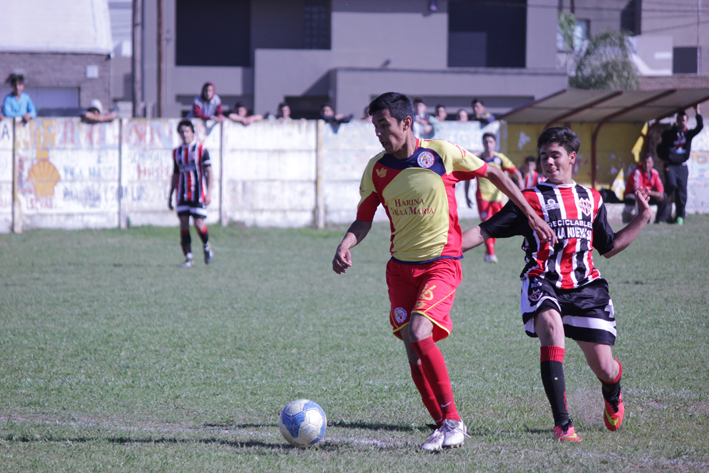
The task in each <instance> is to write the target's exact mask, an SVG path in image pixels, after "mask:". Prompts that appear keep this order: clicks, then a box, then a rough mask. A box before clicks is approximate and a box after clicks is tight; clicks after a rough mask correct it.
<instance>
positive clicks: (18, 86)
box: [2, 73, 37, 123]
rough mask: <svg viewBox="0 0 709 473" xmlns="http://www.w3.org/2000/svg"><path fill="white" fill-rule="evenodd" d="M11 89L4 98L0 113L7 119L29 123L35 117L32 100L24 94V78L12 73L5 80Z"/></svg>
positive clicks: (35, 111) (35, 112)
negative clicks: (20, 119)
mask: <svg viewBox="0 0 709 473" xmlns="http://www.w3.org/2000/svg"><path fill="white" fill-rule="evenodd" d="M7 81H8V82H9V83H10V86H11V87H12V92H10V93H9V94H7V95H6V96H5V100H4V101H3V104H2V113H3V115H5V116H6V117H8V118H16V117H21V118H22V121H23V122H24V123H27V122H29V121H30V120H32V119H33V118H35V117H36V116H37V110H36V109H35V108H34V104H33V103H32V99H31V98H30V96H29V95H27V94H26V93H24V90H25V76H23V75H22V74H15V73H12V74H10V76H9V77H8V78H7Z"/></svg>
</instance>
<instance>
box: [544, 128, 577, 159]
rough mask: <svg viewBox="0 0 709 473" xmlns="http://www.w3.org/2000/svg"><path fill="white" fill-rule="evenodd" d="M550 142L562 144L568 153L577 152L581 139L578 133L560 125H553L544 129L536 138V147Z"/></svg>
mask: <svg viewBox="0 0 709 473" xmlns="http://www.w3.org/2000/svg"><path fill="white" fill-rule="evenodd" d="M552 143H556V144H558V145H559V146H562V147H563V148H564V149H565V150H566V152H567V153H569V154H571V153H573V152H575V153H578V151H579V148H580V147H581V140H580V139H579V137H578V135H577V134H576V133H574V132H573V131H571V130H569V129H568V128H566V127H562V126H554V127H551V128H547V129H546V130H544V131H543V132H542V133H541V134H540V135H539V138H537V149H540V148H541V147H542V146H544V145H550V144H552Z"/></svg>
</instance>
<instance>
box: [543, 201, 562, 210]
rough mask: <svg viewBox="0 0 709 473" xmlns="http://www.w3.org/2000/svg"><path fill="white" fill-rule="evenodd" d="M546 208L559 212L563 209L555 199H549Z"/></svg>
mask: <svg viewBox="0 0 709 473" xmlns="http://www.w3.org/2000/svg"><path fill="white" fill-rule="evenodd" d="M544 208H545V209H547V210H558V209H560V208H561V207H560V206H559V202H557V201H555V200H554V199H549V200H547V203H546V205H545V206H544Z"/></svg>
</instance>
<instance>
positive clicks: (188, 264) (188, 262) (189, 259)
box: [180, 253, 192, 268]
mask: <svg viewBox="0 0 709 473" xmlns="http://www.w3.org/2000/svg"><path fill="white" fill-rule="evenodd" d="M180 266H181V267H183V268H191V267H192V253H187V254H186V255H185V262H184V263H182V264H181V265H180Z"/></svg>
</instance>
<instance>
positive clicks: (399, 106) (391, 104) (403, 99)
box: [367, 92, 414, 123]
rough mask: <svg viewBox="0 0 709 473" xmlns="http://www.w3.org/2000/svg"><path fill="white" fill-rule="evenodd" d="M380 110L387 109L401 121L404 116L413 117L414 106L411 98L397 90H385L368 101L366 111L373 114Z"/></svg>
mask: <svg viewBox="0 0 709 473" xmlns="http://www.w3.org/2000/svg"><path fill="white" fill-rule="evenodd" d="M381 110H389V114H390V115H391V116H392V117H394V118H396V121H397V122H399V123H401V121H402V120H403V119H405V118H406V117H411V118H412V119H413V117H414V107H413V105H412V104H411V99H410V98H408V97H407V96H406V95H404V94H400V93H398V92H386V93H384V94H382V95H380V96H379V97H377V98H376V99H374V100H372V101H371V102H370V103H369V107H368V108H367V112H368V113H369V115H374V114H375V113H377V112H379V111H381Z"/></svg>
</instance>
